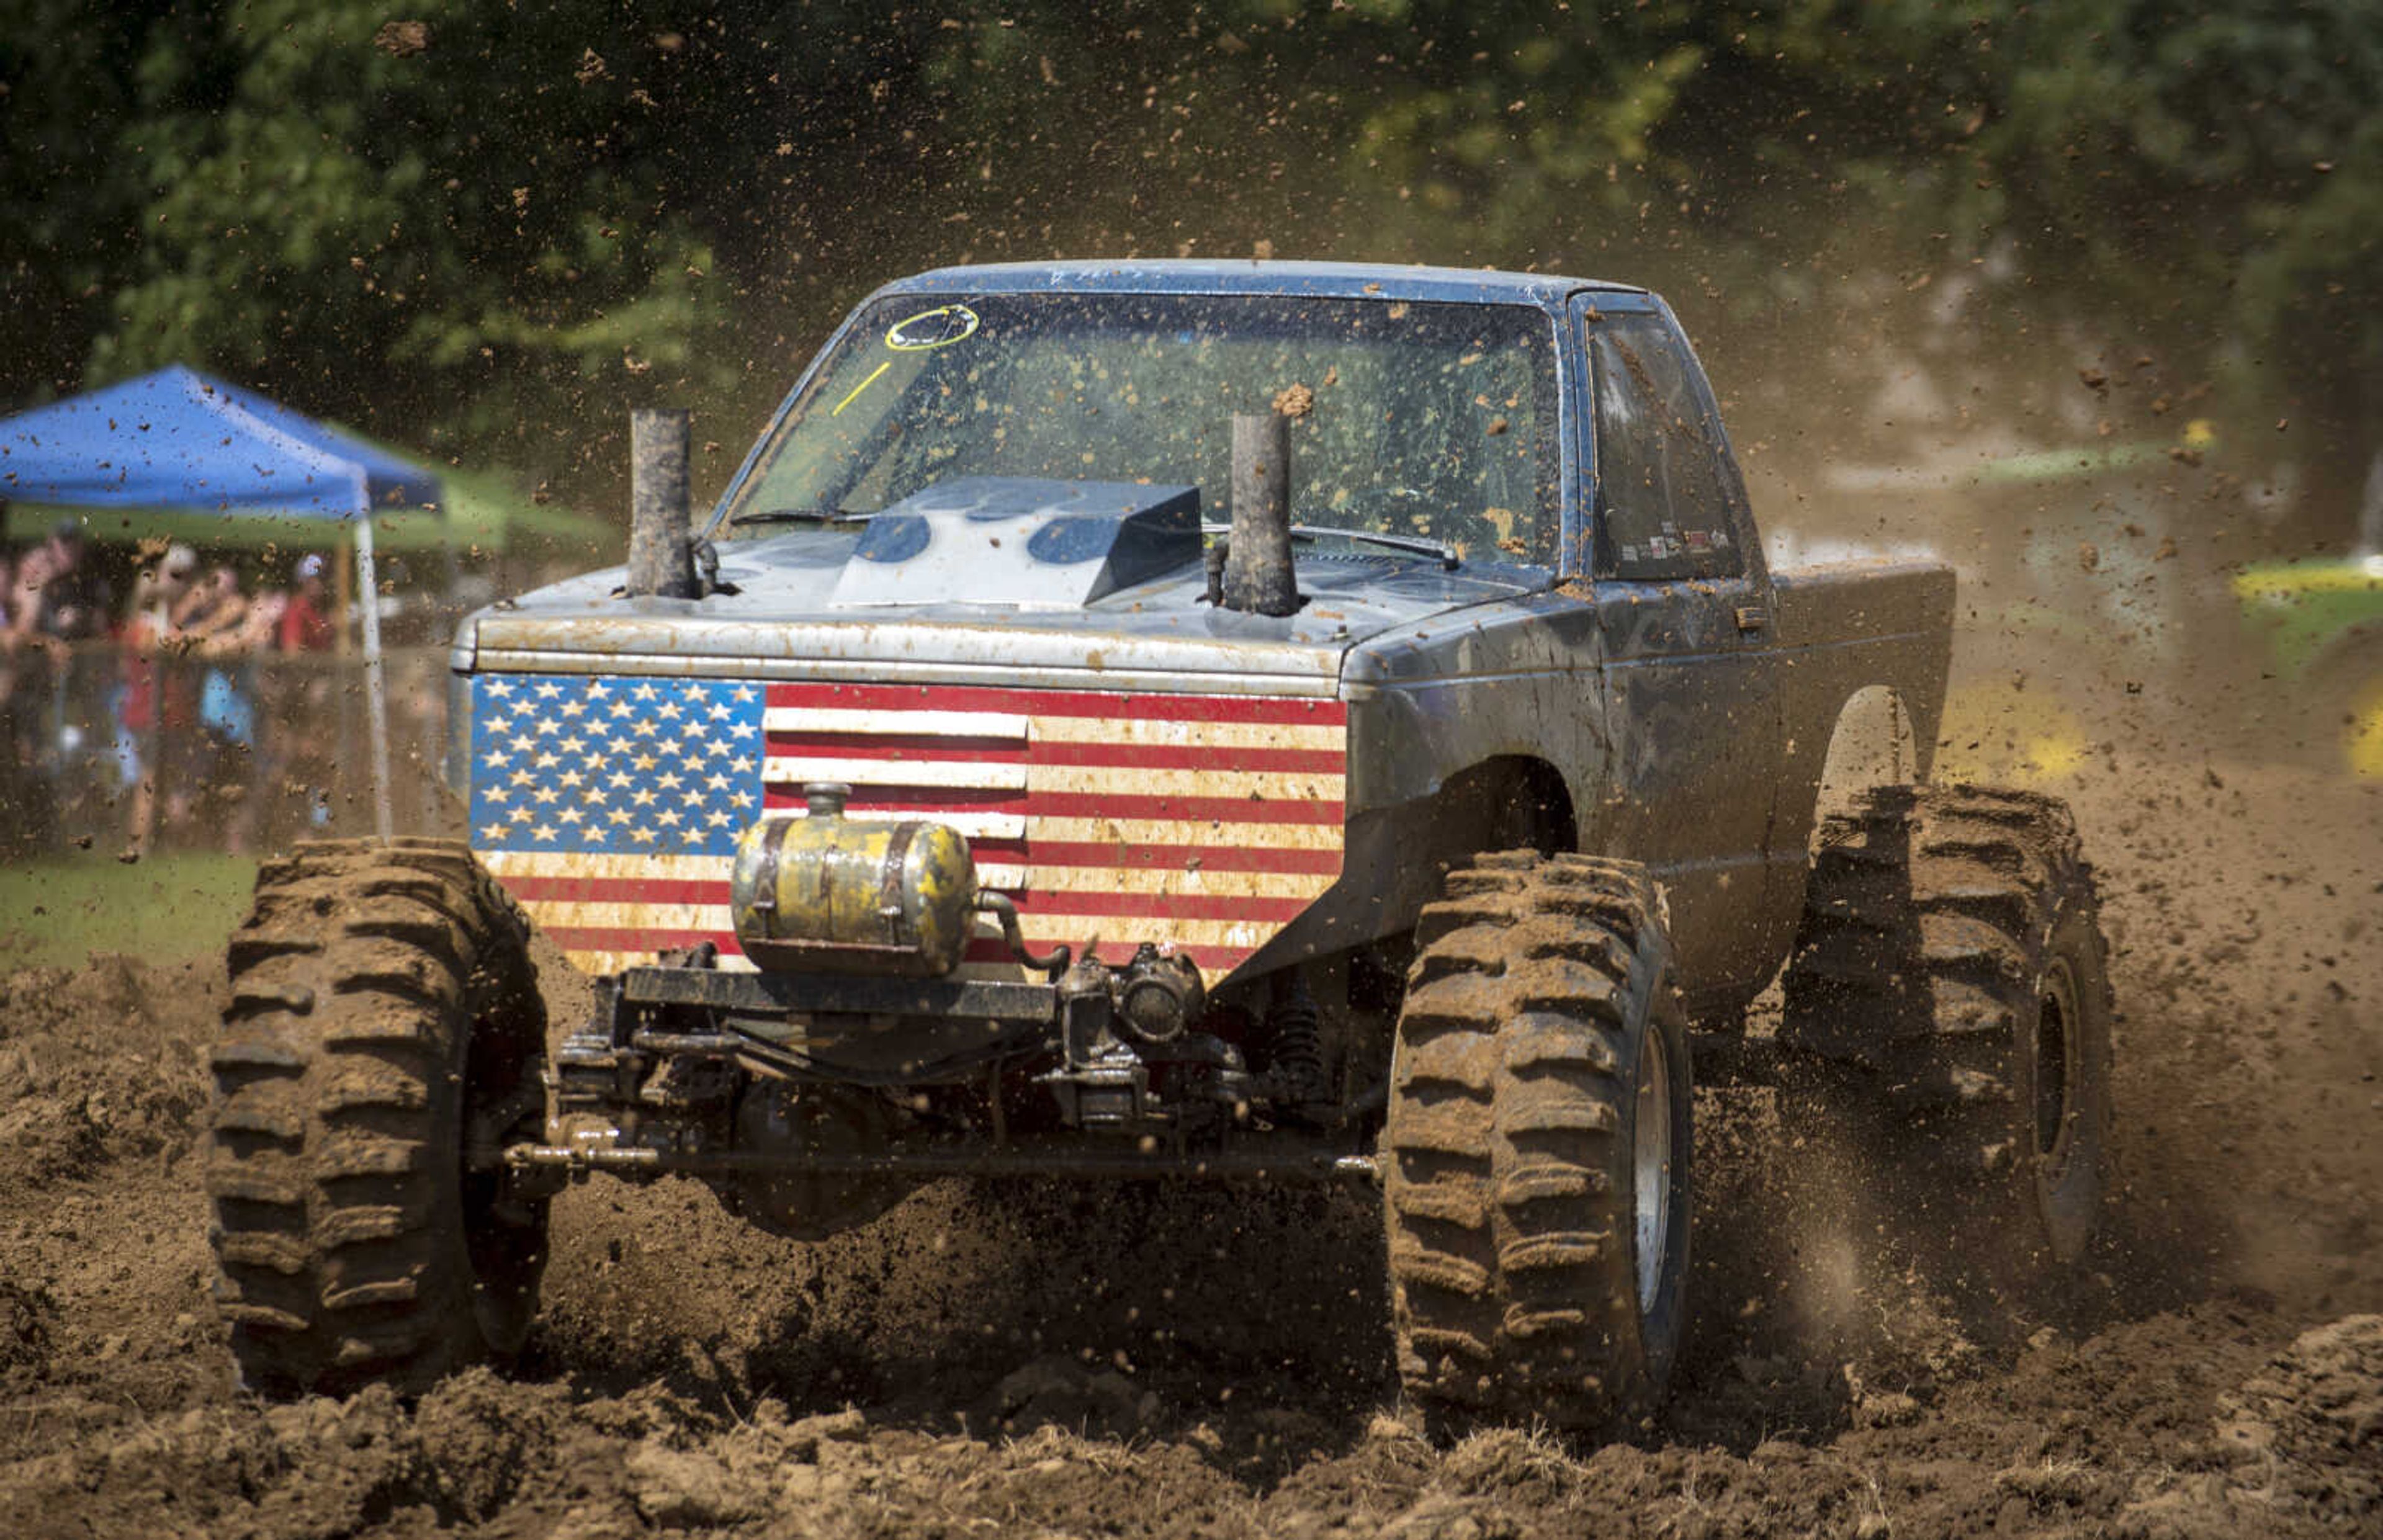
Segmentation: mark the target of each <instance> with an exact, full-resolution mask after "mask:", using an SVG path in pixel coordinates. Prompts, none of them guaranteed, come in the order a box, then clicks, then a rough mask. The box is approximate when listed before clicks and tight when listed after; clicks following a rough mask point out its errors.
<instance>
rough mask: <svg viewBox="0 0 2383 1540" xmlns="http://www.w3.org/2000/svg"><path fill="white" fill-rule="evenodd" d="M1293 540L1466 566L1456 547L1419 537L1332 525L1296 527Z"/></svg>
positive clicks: (1205, 530)
mask: <svg viewBox="0 0 2383 1540" xmlns="http://www.w3.org/2000/svg"><path fill="white" fill-rule="evenodd" d="M1232 532H1233V526H1232V525H1230V524H1202V525H1201V526H1200V533H1201V534H1203V535H1230V534H1231V533H1232ZM1290 537H1291V538H1292V539H1294V540H1310V541H1313V540H1352V541H1354V542H1356V543H1357V544H1359V545H1364V546H1383V547H1387V548H1389V549H1391V550H1402V551H1405V552H1407V553H1408V554H1410V555H1413V556H1429V557H1435V558H1437V559H1438V561H1439V564H1440V565H1441V566H1442V567H1444V568H1446V569H1447V570H1448V571H1450V572H1451V573H1452V572H1454V571H1456V569H1457V568H1459V567H1462V566H1463V565H1464V558H1463V557H1462V556H1459V555H1458V554H1457V552H1456V548H1455V547H1454V546H1450V545H1444V544H1442V543H1441V542H1439V541H1438V540H1426V539H1425V538H1423V537H1422V536H1416V535H1385V534H1383V533H1381V532H1380V531H1379V530H1372V529H1340V528H1336V527H1334V526H1333V525H1330V524H1293V525H1291V526H1290Z"/></svg>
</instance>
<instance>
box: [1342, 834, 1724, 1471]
mask: <svg viewBox="0 0 2383 1540" xmlns="http://www.w3.org/2000/svg"><path fill="white" fill-rule="evenodd" d="M1446 892H1447V897H1446V899H1445V900H1444V901H1443V902H1441V903H1438V904H1434V905H1431V906H1427V907H1426V908H1425V910H1424V911H1423V917H1422V919H1421V920H1420V922H1419V923H1418V925H1417V927H1416V931H1415V940H1416V944H1417V953H1416V956H1415V961H1414V967H1413V968H1412V969H1411V970H1410V973H1409V976H1408V987H1407V993H1406V1000H1405V1004H1404V1005H1403V1007H1402V1008H1401V1014H1400V1017H1399V1025H1398V1037H1397V1041H1396V1044H1395V1047H1394V1050H1393V1062H1392V1066H1391V1072H1390V1103H1389V1116H1388V1120H1387V1123H1386V1126H1385V1127H1384V1130H1383V1141H1384V1146H1385V1150H1384V1155H1385V1159H1384V1173H1385V1174H1384V1199H1385V1202H1384V1211H1385V1224H1386V1227H1387V1230H1388V1234H1389V1270H1390V1293H1391V1301H1392V1308H1393V1312H1394V1332H1395V1336H1396V1339H1397V1349H1398V1362H1399V1374H1400V1377H1401V1381H1402V1382H1403V1383H1404V1385H1405V1386H1406V1390H1407V1393H1408V1394H1409V1395H1410V1396H1411V1397H1412V1398H1414V1399H1415V1400H1416V1401H1417V1402H1419V1403H1420V1404H1421V1405H1422V1406H1423V1408H1424V1409H1425V1411H1426V1413H1430V1414H1436V1415H1437V1416H1438V1417H1439V1418H1441V1419H1447V1418H1450V1417H1451V1415H1452V1416H1453V1417H1454V1418H1455V1419H1457V1420H1459V1421H1469V1420H1473V1419H1476V1418H1477V1419H1484V1420H1488V1421H1492V1422H1511V1423H1551V1424H1554V1425H1556V1426H1559V1427H1562V1428H1566V1429H1570V1430H1574V1431H1579V1432H1590V1433H1597V1432H1607V1431H1612V1430H1614V1429H1616V1428H1618V1427H1626V1426H1630V1425H1635V1424H1636V1423H1637V1421H1638V1420H1640V1419H1641V1418H1643V1417H1645V1416H1646V1415H1647V1414H1648V1412H1650V1411H1652V1410H1653V1409H1654V1407H1655V1406H1656V1404H1657V1403H1658V1402H1659V1401H1660V1400H1661V1396H1662V1393H1663V1390H1664V1387H1665V1385H1666V1384H1667V1382H1668V1380H1669V1378H1670V1374H1671V1369H1672V1363H1673V1359H1674V1357H1675V1356H1676V1355H1677V1352H1678V1348H1679V1341H1680V1329H1681V1324H1682V1318H1683V1293H1684V1286H1685V1277H1686V1274H1687V1253H1688V1215H1689V1199H1690V1182H1689V1157H1690V1154H1691V1152H1692V1150H1693V1148H1694V1140H1693V1138H1692V1134H1691V1130H1690V1127H1689V1115H1690V1100H1689V1073H1688V1049H1687V1039H1686V1033H1685V1029H1684V1025H1683V1023H1682V1021H1681V1020H1680V1018H1679V1015H1678V1012H1677V1011H1675V1010H1674V1009H1673V1008H1672V992H1671V977H1670V969H1671V947H1670V942H1669V940H1668V938H1667V936H1666V934H1665V931H1664V927H1663V920H1662V915H1661V901H1660V900H1659V898H1658V897H1657V895H1656V893H1655V889H1654V886H1653V884H1652V883H1651V882H1650V881H1648V878H1647V875H1646V872H1645V869H1643V868H1641V867H1639V866H1637V865H1636V864H1635V863H1631V862H1624V861H1606V860H1599V859H1595V858H1592V857H1588V856H1570V855H1560V856H1540V855H1538V854H1536V853H1534V852H1530V851H1511V852H1506V853H1502V854H1499V855H1490V856H1481V857H1479V858H1478V859H1477V860H1476V861H1475V864H1474V865H1473V866H1472V867H1471V868H1469V869H1460V870H1457V871H1454V872H1451V873H1450V874H1449V878H1448V882H1447V889H1446Z"/></svg>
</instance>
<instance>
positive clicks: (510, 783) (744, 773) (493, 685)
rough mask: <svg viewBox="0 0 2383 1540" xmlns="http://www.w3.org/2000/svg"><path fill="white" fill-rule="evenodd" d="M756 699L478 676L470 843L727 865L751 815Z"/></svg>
mask: <svg viewBox="0 0 2383 1540" xmlns="http://www.w3.org/2000/svg"><path fill="white" fill-rule="evenodd" d="M761 695H762V693H761V690H760V688H759V686H758V685H755V684H748V683H741V682H738V681H735V680H703V679H599V678H593V677H588V676H585V675H579V676H573V675H539V674H495V675H482V676H480V677H479V678H477V679H475V680H474V681H473V710H472V844H474V846H475V847H476V848H478V849H480V850H482V851H488V852H495V851H523V852H554V853H566V852H567V853H574V854H598V853H601V854H611V855H625V856H730V855H733V854H734V853H735V848H736V837H737V835H738V834H740V833H742V832H744V830H745V827H746V825H747V824H749V823H751V822H752V821H753V820H754V819H756V818H758V817H759V816H760V811H761V712H762V699H761Z"/></svg>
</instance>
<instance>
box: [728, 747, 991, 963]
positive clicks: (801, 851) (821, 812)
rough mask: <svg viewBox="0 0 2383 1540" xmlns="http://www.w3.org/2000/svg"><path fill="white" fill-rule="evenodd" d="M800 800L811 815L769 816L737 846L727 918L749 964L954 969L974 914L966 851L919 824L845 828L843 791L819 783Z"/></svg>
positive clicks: (943, 832) (972, 870)
mask: <svg viewBox="0 0 2383 1540" xmlns="http://www.w3.org/2000/svg"><path fill="white" fill-rule="evenodd" d="M803 795H804V796H805V798H806V799H807V800H808V801H809V804H810V811H809V815H808V816H805V815H802V814H783V815H772V816H771V817H768V818H765V819H761V820H760V821H759V823H756V824H754V825H753V826H752V827H751V828H749V829H747V830H746V831H745V832H744V834H743V836H742V837H741V838H739V839H738V840H737V842H736V866H735V872H734V874H733V876H732V877H731V879H730V889H729V914H730V916H731V917H732V918H733V919H734V920H735V926H736V939H737V941H738V942H740V943H741V944H742V945H743V946H744V948H745V955H746V956H747V957H749V958H751V959H752V960H753V964H754V966H755V967H760V968H763V969H766V970H768V971H770V972H772V973H800V972H809V973H882V974H893V975H897V976H900V977H904V978H935V977H940V976H941V975H943V974H946V973H949V972H950V971H951V970H952V969H953V968H955V967H958V966H959V961H960V955H961V954H962V953H963V952H964V951H966V950H967V947H968V940H969V931H970V930H971V928H972V926H973V924H974V914H975V909H976V864H975V862H974V861H972V860H971V859H970V858H969V847H968V840H967V839H966V838H965V837H964V836H963V835H961V833H960V832H958V831H957V830H956V829H950V828H946V827H945V826H944V825H943V824H940V823H928V822H924V821H921V820H919V819H904V820H902V821H900V822H878V821H876V820H873V819H847V818H846V817H845V816H844V804H845V799H846V797H847V796H849V795H852V788H850V787H849V786H844V785H837V784H833V783H828V782H813V783H811V784H809V785H807V786H805V787H804V788H803Z"/></svg>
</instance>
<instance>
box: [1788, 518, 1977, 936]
mask: <svg viewBox="0 0 2383 1540" xmlns="http://www.w3.org/2000/svg"><path fill="white" fill-rule="evenodd" d="M1953 586H1954V585H1953V570H1952V569H1951V568H1950V567H1947V566H1945V565H1943V564H1941V563H1938V562H1932V561H1845V562H1833V563H1829V564H1826V565H1818V566H1810V567H1799V568H1790V569H1788V570H1786V571H1784V572H1775V573H1772V602H1773V604H1774V606H1775V607H1776V610H1777V613H1776V615H1775V616H1774V617H1773V621H1772V635H1773V636H1774V637H1775V638H1776V645H1777V647H1778V649H1779V694H1780V714H1781V724H1782V728H1783V730H1784V733H1785V738H1786V750H1787V752H1786V761H1785V762H1786V776H1785V782H1784V784H1783V786H1782V787H1781V795H1780V797H1779V800H1778V802H1777V804H1776V805H1775V810H1774V819H1775V822H1774V824H1773V828H1772V842H1771V843H1772V850H1774V851H1777V852H1780V853H1783V854H1785V853H1789V852H1794V851H1798V850H1801V849H1803V848H1804V846H1805V845H1806V844H1807V843H1808V842H1809V840H1810V838H1811V833H1812V825H1813V822H1814V819H1815V809H1816V807H1817V806H1818V804H1819V801H1820V796H1821V790H1822V780H1823V776H1824V773H1827V774H1829V775H1830V778H1831V779H1832V780H1836V779H1840V778H1842V777H1845V776H1847V775H1851V776H1855V777H1858V778H1859V779H1862V780H1864V781H1866V782H1869V783H1873V784H1874V783H1879V782H1888V781H1899V782H1919V781H1923V780H1925V779H1927V775H1928V768H1929V764H1930V761H1931V760H1932V759H1933V758H1934V756H1935V748H1936V729H1937V724H1938V723H1939V721H1942V719H1943V716H1944V710H1945V672H1946V670H1947V669H1948V667H1949V666H1950V664H1951V661H1952V647H1953ZM1882 690H1883V692H1886V693H1888V694H1891V696H1892V699H1891V701H1889V700H1888V699H1887V698H1886V696H1884V695H1882V694H1881V693H1880V692H1881V691H1882ZM1866 692H1867V693H1866ZM1857 697H1859V699H1857ZM1849 708H1850V709H1849ZM1833 743H1834V744H1835V745H1836V748H1837V755H1838V762H1837V765H1836V767H1835V768H1834V771H1831V770H1830V765H1829V761H1830V758H1831V749H1832V745H1833ZM1898 761H1900V762H1898ZM1829 789H1830V790H1831V791H1832V792H1833V793H1834V792H1839V791H1845V790H1849V789H1858V788H1848V787H1845V786H1838V785H1832V786H1831V787H1830V788H1829ZM1773 870H1774V871H1780V870H1783V868H1782V867H1774V868H1773ZM1784 871H1787V872H1792V873H1793V874H1794V881H1795V885H1796V888H1797V893H1796V898H1795V903H1794V904H1793V905H1790V906H1783V905H1782V904H1781V903H1780V902H1777V901H1774V902H1773V904H1772V906H1771V908H1772V912H1773V913H1780V912H1785V913H1795V912H1797V911H1798V910H1800V909H1801V907H1802V881H1803V869H1802V867H1801V866H1800V865H1799V864H1797V863H1795V862H1788V863H1785V864H1784ZM1781 896H1782V897H1783V898H1784V895H1781Z"/></svg>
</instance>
